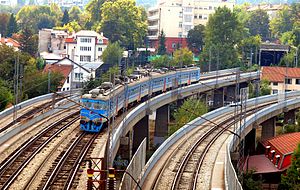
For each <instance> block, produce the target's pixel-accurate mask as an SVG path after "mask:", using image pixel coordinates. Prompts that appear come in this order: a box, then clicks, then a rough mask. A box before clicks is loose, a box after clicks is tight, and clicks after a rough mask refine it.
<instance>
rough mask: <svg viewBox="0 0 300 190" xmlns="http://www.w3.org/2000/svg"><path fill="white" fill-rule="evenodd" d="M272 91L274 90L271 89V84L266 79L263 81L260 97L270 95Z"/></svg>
mask: <svg viewBox="0 0 300 190" xmlns="http://www.w3.org/2000/svg"><path fill="white" fill-rule="evenodd" d="M271 90H272V88H271V87H270V82H269V81H268V80H266V79H263V80H261V82H260V93H259V96H265V95H270V94H271Z"/></svg>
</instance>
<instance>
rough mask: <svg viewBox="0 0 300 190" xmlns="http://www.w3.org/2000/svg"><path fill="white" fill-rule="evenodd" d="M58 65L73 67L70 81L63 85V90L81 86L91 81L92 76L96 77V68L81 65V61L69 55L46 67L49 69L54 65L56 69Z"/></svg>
mask: <svg viewBox="0 0 300 190" xmlns="http://www.w3.org/2000/svg"><path fill="white" fill-rule="evenodd" d="M57 65H59V66H68V67H71V73H70V74H69V75H68V77H69V80H67V81H70V82H68V83H65V85H64V86H63V87H62V91H64V90H63V89H65V90H67V89H71V88H72V89H75V88H81V87H82V86H83V83H84V82H87V81H89V80H90V79H91V78H95V71H96V69H93V68H89V67H86V65H81V64H80V63H76V62H74V61H72V60H71V59H69V58H67V57H64V58H63V59H61V60H59V61H57V62H55V63H52V64H47V65H46V67H45V68H47V69H48V70H49V68H52V66H54V67H55V68H56V69H58V68H60V67H57ZM48 70H47V71H48ZM58 70H59V69H58ZM44 71H45V70H44Z"/></svg>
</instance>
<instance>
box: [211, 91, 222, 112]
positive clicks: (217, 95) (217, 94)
mask: <svg viewBox="0 0 300 190" xmlns="http://www.w3.org/2000/svg"><path fill="white" fill-rule="evenodd" d="M213 99H214V103H213V108H214V109H216V108H220V107H223V106H224V88H219V89H216V90H214V92H213Z"/></svg>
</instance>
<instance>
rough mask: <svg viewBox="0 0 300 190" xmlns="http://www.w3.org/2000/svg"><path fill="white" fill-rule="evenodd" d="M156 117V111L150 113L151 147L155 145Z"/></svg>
mask: <svg viewBox="0 0 300 190" xmlns="http://www.w3.org/2000/svg"><path fill="white" fill-rule="evenodd" d="M155 119H156V111H153V112H152V113H151V114H150V115H149V143H150V148H151V147H153V145H154V136H155Z"/></svg>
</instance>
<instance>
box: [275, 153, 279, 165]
mask: <svg viewBox="0 0 300 190" xmlns="http://www.w3.org/2000/svg"><path fill="white" fill-rule="evenodd" d="M275 157H276V163H275V167H278V164H279V160H280V155H276V156H275Z"/></svg>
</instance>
